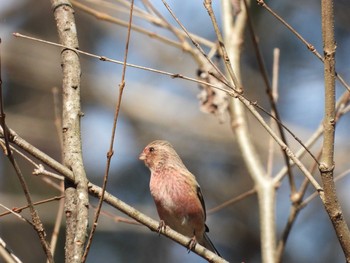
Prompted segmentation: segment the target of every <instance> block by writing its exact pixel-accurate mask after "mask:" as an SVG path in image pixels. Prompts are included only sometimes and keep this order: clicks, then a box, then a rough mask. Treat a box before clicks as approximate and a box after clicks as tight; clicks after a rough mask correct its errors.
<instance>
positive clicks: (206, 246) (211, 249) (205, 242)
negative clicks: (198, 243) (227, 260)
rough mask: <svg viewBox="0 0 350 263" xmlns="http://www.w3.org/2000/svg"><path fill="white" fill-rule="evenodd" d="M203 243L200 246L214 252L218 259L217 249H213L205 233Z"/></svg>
mask: <svg viewBox="0 0 350 263" xmlns="http://www.w3.org/2000/svg"><path fill="white" fill-rule="evenodd" d="M203 243H204V244H202V245H203V246H204V247H205V248H207V249H209V250H210V251H212V252H214V253H215V254H217V255H218V256H219V257H221V255H220V253H219V252H218V251H217V249H216V248H215V246H214V244H213V242H211V240H210V238H209V237H208V235H207V234H206V233H204V239H203Z"/></svg>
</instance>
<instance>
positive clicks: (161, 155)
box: [139, 140, 182, 171]
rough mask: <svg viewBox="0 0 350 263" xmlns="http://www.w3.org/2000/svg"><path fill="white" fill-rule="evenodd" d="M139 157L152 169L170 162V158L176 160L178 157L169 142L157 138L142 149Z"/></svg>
mask: <svg viewBox="0 0 350 263" xmlns="http://www.w3.org/2000/svg"><path fill="white" fill-rule="evenodd" d="M139 159H140V160H142V161H144V162H145V165H146V166H147V167H148V168H149V169H150V170H151V171H153V170H156V169H159V168H162V167H164V166H166V165H169V164H171V161H172V160H173V161H178V160H179V159H180V157H179V156H178V155H177V153H176V152H175V150H174V148H173V146H172V145H171V144H170V143H169V142H167V141H162V140H157V141H153V142H151V143H150V144H148V145H147V146H146V147H145V149H143V151H142V153H141V154H140V157H139ZM180 162H181V160H180ZM181 163H182V162H181Z"/></svg>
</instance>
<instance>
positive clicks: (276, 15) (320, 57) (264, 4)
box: [257, 0, 350, 92]
mask: <svg viewBox="0 0 350 263" xmlns="http://www.w3.org/2000/svg"><path fill="white" fill-rule="evenodd" d="M257 3H258V5H260V6H262V7H264V8H265V9H266V10H267V11H268V12H270V13H271V14H272V15H273V16H274V17H275V18H277V20H278V21H280V22H281V23H282V24H283V25H284V26H285V27H287V28H288V29H289V30H290V31H291V32H292V33H293V34H294V35H295V36H296V37H297V38H298V39H299V40H300V41H301V42H302V43H303V44H304V45H305V46H306V47H307V49H308V50H310V51H311V52H312V54H314V55H315V56H316V57H317V58H318V59H319V60H320V61H322V62H324V58H323V57H322V56H321V54H320V53H319V52H318V51H317V50H316V48H315V47H314V46H313V45H312V44H310V43H309V42H307V41H306V40H305V38H303V37H302V35H300V34H299V33H298V32H297V31H296V30H295V29H294V28H293V27H292V26H291V25H290V24H288V23H287V22H286V21H285V20H284V19H283V18H282V17H280V16H279V15H278V14H277V13H276V12H275V11H273V10H272V8H271V7H270V6H268V5H267V4H266V3H265V1H264V0H257ZM335 76H336V78H337V79H338V80H339V82H340V83H341V84H342V85H343V86H344V87H345V88H346V89H347V90H348V92H350V86H349V84H347V83H346V81H345V80H344V79H343V77H342V76H340V74H338V73H337V72H335Z"/></svg>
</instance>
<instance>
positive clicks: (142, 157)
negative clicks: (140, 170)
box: [139, 152, 146, 161]
mask: <svg viewBox="0 0 350 263" xmlns="http://www.w3.org/2000/svg"><path fill="white" fill-rule="evenodd" d="M139 159H140V160H142V161H144V160H146V154H145V153H144V152H142V153H141V154H140V156H139Z"/></svg>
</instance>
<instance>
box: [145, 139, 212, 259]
mask: <svg viewBox="0 0 350 263" xmlns="http://www.w3.org/2000/svg"><path fill="white" fill-rule="evenodd" d="M140 160H143V161H144V162H145V165H146V166H147V167H148V168H149V169H150V171H151V180H150V191H151V194H152V196H153V199H154V202H155V204H156V207H157V211H158V215H159V217H160V220H161V221H160V224H159V226H160V228H161V227H164V224H165V225H166V226H169V227H171V228H172V229H173V230H175V231H177V232H179V233H181V234H183V235H185V236H188V237H191V238H192V239H191V242H190V243H189V249H192V248H193V247H194V246H195V245H196V243H197V242H198V243H199V244H201V245H202V246H204V247H205V248H207V249H209V250H211V251H212V252H214V253H216V254H218V255H219V253H218V251H217V250H216V248H215V247H214V245H213V243H212V242H211V241H210V239H209V237H208V236H207V234H206V232H208V231H209V229H208V227H207V226H206V224H205V220H206V211H205V204H204V200H203V196H202V193H201V189H200V187H199V184H198V183H197V181H196V178H195V176H194V175H193V174H192V173H190V172H189V171H188V170H187V168H186V166H185V165H184V164H183V162H182V161H181V159H180V157H179V155H178V154H177V153H176V151H175V150H174V148H173V147H172V145H171V144H170V143H169V142H167V141H161V140H157V141H153V142H151V143H150V144H148V145H147V146H146V147H145V149H144V150H143V151H142V153H141V154H140Z"/></svg>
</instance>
